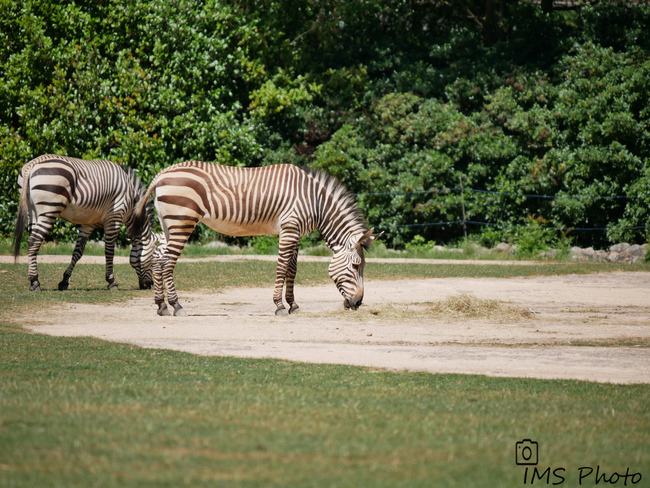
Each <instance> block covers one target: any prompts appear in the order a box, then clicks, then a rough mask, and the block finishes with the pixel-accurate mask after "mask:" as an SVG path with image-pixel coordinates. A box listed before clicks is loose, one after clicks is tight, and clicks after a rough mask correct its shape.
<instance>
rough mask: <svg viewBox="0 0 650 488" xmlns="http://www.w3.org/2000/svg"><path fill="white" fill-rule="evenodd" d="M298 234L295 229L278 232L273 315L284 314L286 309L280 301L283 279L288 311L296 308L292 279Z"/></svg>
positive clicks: (293, 277)
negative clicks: (285, 287) (285, 286)
mask: <svg viewBox="0 0 650 488" xmlns="http://www.w3.org/2000/svg"><path fill="white" fill-rule="evenodd" d="M299 244H300V234H299V233H298V232H297V231H295V229H291V228H290V229H283V231H282V232H281V233H280V244H279V248H280V249H279V252H278V266H277V269H276V277H275V288H274V292H273V303H275V306H276V310H275V315H286V314H287V309H286V308H285V306H284V303H282V288H283V287H284V284H285V281H286V284H287V291H286V297H287V303H288V304H289V313H292V312H295V311H296V310H297V309H298V305H296V303H295V301H294V297H293V281H294V279H295V276H296V263H297V261H298V246H299Z"/></svg>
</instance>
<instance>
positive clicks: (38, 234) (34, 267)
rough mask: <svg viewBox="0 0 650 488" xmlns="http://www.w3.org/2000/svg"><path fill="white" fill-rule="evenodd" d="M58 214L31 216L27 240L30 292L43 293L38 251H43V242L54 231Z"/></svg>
mask: <svg viewBox="0 0 650 488" xmlns="http://www.w3.org/2000/svg"><path fill="white" fill-rule="evenodd" d="M57 216H58V214H54V213H53V214H47V215H41V216H38V217H36V216H32V215H30V224H29V239H28V240H27V259H28V262H29V271H28V274H27V279H28V280H29V290H30V291H41V282H40V281H38V264H37V259H36V258H37V256H38V251H39V250H40V249H41V245H42V244H43V240H44V239H45V237H46V236H47V235H48V234H49V233H50V231H51V230H52V226H53V225H54V221H55V220H56V217H57Z"/></svg>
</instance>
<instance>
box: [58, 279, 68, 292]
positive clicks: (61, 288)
mask: <svg viewBox="0 0 650 488" xmlns="http://www.w3.org/2000/svg"><path fill="white" fill-rule="evenodd" d="M68 286H70V283H68V282H67V281H62V282H61V283H59V291H66V290H67V289H68Z"/></svg>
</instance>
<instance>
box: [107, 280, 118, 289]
mask: <svg viewBox="0 0 650 488" xmlns="http://www.w3.org/2000/svg"><path fill="white" fill-rule="evenodd" d="M108 289H109V290H117V289H118V286H117V281H114V282H113V283H110V284H109V285H108Z"/></svg>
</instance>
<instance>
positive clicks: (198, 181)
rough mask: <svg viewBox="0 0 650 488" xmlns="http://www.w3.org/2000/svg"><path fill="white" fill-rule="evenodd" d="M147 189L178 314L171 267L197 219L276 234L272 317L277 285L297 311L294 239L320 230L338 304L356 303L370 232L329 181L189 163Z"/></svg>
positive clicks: (237, 230) (290, 172) (285, 168)
mask: <svg viewBox="0 0 650 488" xmlns="http://www.w3.org/2000/svg"><path fill="white" fill-rule="evenodd" d="M151 194H155V200H154V203H155V206H156V210H157V211H158V217H159V219H160V223H161V226H162V229H163V232H164V234H165V237H166V240H167V244H166V246H167V250H166V253H165V255H164V261H165V262H164V266H162V273H163V278H164V283H165V286H166V287H167V298H168V301H169V304H170V305H172V306H173V307H174V313H175V314H176V315H178V314H182V313H183V312H182V308H181V306H180V305H179V303H178V295H177V294H176V290H175V286H174V280H173V271H174V267H175V265H176V261H177V260H178V257H179V256H180V254H181V252H182V251H183V248H184V247H185V244H186V242H187V240H188V238H189V236H190V235H191V233H192V231H193V230H194V227H195V226H196V225H197V224H198V223H199V222H203V223H204V224H206V225H207V226H209V227H210V228H212V229H214V230H216V231H217V232H220V233H222V234H227V235H232V236H255V235H267V234H276V235H279V236H280V246H279V247H280V249H279V255H278V265H277V273H276V282H275V291H274V294H273V301H274V303H275V305H276V307H277V310H276V314H280V313H286V308H285V306H284V304H283V301H282V289H283V287H285V298H286V301H287V303H288V305H289V313H291V312H293V311H295V310H297V309H298V305H297V304H296V302H295V299H294V295H293V288H294V279H295V276H296V265H297V259H298V246H299V244H300V238H301V237H302V236H303V235H305V234H307V233H309V232H311V231H312V230H314V229H316V228H317V229H319V230H320V232H321V234H322V235H323V238H324V239H325V241H326V243H327V245H328V246H329V248H330V249H332V251H333V253H334V255H333V258H332V262H331V265H330V268H329V271H330V276H331V277H332V279H333V280H334V282H335V283H336V286H337V288H338V289H339V291H340V292H341V294H342V295H343V297H344V299H345V300H344V305H345V306H346V307H347V308H357V307H358V306H359V305H360V304H361V301H362V299H363V266H364V258H363V249H364V247H367V246H369V245H370V244H371V243H372V241H373V240H374V239H375V237H376V236H373V234H372V230H369V231H368V230H367V229H366V223H365V221H364V219H363V217H362V216H361V213H360V212H359V210H358V209H357V206H356V203H355V201H354V197H353V196H352V195H350V194H349V193H348V192H347V191H346V190H345V189H344V188H343V186H342V185H341V184H340V183H339V182H337V181H336V180H335V179H334V178H332V177H329V176H326V175H323V174H320V173H308V172H305V171H303V170H302V169H300V168H298V167H296V166H292V165H277V166H267V167H262V168H234V167H230V166H220V165H216V164H211V163H204V162H200V161H188V162H185V163H180V164H177V165H174V166H171V167H169V168H167V169H165V170H163V171H161V172H160V173H159V174H158V175H157V176H156V177H155V178H154V180H153V182H152V183H151V185H150V186H149V189H148V191H147V195H146V200H148V197H149V195H151ZM145 203H146V202H145V200H143V201H142V202H141V204H140V205H144V204H145ZM285 285H286V286H285ZM156 303H157V304H159V313H161V314H162V313H164V312H163V310H164V309H165V308H164V296H162V292H161V293H160V294H158V293H157V294H156Z"/></svg>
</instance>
